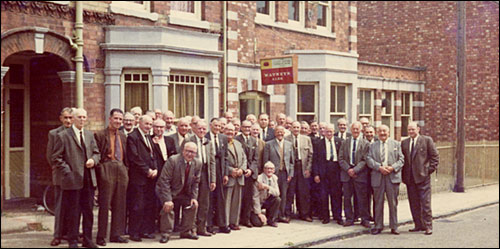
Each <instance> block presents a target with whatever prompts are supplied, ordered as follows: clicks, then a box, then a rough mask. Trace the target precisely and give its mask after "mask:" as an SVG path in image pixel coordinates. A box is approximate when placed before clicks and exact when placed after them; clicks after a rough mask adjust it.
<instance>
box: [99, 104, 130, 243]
mask: <svg viewBox="0 0 500 249" xmlns="http://www.w3.org/2000/svg"><path fill="white" fill-rule="evenodd" d="M122 123H123V111H122V110H120V109H116V108H115V109H112V110H111V112H110V114H109V126H108V127H107V128H105V129H104V130H101V131H98V132H96V133H95V135H94V137H95V141H96V143H97V147H98V148H99V151H100V152H101V158H102V159H101V163H100V165H99V168H98V169H97V186H98V189H99V216H98V230H97V238H96V242H97V244H98V245H101V246H105V245H106V240H105V238H106V232H107V230H108V219H109V218H108V217H109V211H110V210H111V214H112V216H111V229H110V239H109V241H111V242H117V243H128V240H127V239H125V238H123V237H121V235H123V234H124V233H125V218H126V201H127V185H128V169H127V166H126V164H125V160H124V159H125V155H126V147H127V146H126V145H127V138H126V136H125V134H124V133H123V132H120V131H119V128H120V126H121V125H122Z"/></svg>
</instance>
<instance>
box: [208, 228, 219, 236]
mask: <svg viewBox="0 0 500 249" xmlns="http://www.w3.org/2000/svg"><path fill="white" fill-rule="evenodd" d="M207 233H211V234H212V235H216V234H217V232H216V231H215V229H214V228H213V227H209V228H207Z"/></svg>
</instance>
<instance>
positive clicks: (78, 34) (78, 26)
mask: <svg viewBox="0 0 500 249" xmlns="http://www.w3.org/2000/svg"><path fill="white" fill-rule="evenodd" d="M75 4H76V11H75V13H76V14H75V31H74V32H75V33H74V34H75V36H74V38H73V39H74V40H75V43H76V45H77V46H78V48H77V50H76V55H75V57H73V61H74V62H75V64H76V106H77V107H78V108H83V2H82V1H75Z"/></svg>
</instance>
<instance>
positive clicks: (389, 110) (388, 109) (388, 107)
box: [385, 92, 392, 114]
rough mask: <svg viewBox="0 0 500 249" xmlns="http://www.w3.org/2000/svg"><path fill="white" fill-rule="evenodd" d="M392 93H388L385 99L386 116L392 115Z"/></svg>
mask: <svg viewBox="0 0 500 249" xmlns="http://www.w3.org/2000/svg"><path fill="white" fill-rule="evenodd" d="M391 96H392V93H390V92H386V93H385V99H386V107H385V113H386V114H391V113H392V99H391Z"/></svg>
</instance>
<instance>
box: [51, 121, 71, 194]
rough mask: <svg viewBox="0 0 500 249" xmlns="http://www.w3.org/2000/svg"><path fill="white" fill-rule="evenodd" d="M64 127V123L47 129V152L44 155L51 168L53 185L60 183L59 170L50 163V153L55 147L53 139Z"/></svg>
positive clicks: (52, 152)
mask: <svg viewBox="0 0 500 249" xmlns="http://www.w3.org/2000/svg"><path fill="white" fill-rule="evenodd" d="M65 129H66V127H65V126H64V125H61V126H59V127H57V128H55V129H52V130H50V131H49V135H48V136H49V139H48V142H47V152H46V157H47V162H49V165H50V166H51V168H52V184H53V185H61V178H62V175H61V172H59V171H58V170H57V168H56V166H55V165H54V164H53V163H52V160H51V157H52V154H54V151H55V150H56V148H55V147H54V145H55V140H56V139H57V134H58V133H59V132H61V131H64V130H65Z"/></svg>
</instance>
